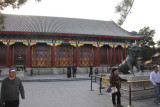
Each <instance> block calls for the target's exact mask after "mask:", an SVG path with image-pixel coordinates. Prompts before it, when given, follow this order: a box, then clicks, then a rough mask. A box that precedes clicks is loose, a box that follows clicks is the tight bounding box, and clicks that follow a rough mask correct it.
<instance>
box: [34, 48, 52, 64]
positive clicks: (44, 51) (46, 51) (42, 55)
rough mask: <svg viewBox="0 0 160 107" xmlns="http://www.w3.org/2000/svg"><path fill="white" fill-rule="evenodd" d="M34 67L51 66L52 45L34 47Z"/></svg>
mask: <svg viewBox="0 0 160 107" xmlns="http://www.w3.org/2000/svg"><path fill="white" fill-rule="evenodd" d="M32 67H51V47H50V46H33V47H32Z"/></svg>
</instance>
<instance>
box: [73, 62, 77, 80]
mask: <svg viewBox="0 0 160 107" xmlns="http://www.w3.org/2000/svg"><path fill="white" fill-rule="evenodd" d="M72 70H73V77H76V71H77V67H76V65H75V64H73V66H72Z"/></svg>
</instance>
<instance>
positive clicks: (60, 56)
mask: <svg viewBox="0 0 160 107" xmlns="http://www.w3.org/2000/svg"><path fill="white" fill-rule="evenodd" d="M55 62H56V64H55V65H56V66H67V65H68V64H70V65H73V47H72V46H57V47H56V58H55Z"/></svg>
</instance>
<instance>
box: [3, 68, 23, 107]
mask: <svg viewBox="0 0 160 107" xmlns="http://www.w3.org/2000/svg"><path fill="white" fill-rule="evenodd" d="M19 94H21V98H22V99H25V93H24V87H23V85H22V82H21V80H20V79H19V78H18V77H16V71H15V69H14V68H11V69H10V70H9V76H8V77H6V78H5V79H4V80H3V81H2V85H1V103H5V107H19Z"/></svg>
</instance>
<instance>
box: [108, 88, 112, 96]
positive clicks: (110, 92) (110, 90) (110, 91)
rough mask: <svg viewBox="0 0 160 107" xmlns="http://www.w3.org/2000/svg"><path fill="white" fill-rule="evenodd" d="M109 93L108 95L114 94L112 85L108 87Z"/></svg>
mask: <svg viewBox="0 0 160 107" xmlns="http://www.w3.org/2000/svg"><path fill="white" fill-rule="evenodd" d="M107 93H108V95H112V89H111V87H108V88H107Z"/></svg>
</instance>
